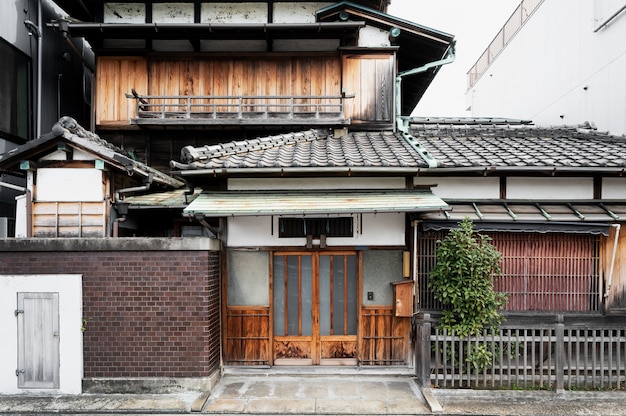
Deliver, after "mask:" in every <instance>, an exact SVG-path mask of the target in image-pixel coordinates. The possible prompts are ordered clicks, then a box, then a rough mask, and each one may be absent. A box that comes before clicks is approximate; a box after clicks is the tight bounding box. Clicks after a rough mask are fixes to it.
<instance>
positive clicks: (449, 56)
mask: <svg viewBox="0 0 626 416" xmlns="http://www.w3.org/2000/svg"><path fill="white" fill-rule="evenodd" d="M455 59H456V54H455V42H454V41H453V42H452V44H451V45H450V47H449V48H448V50H447V52H446V55H445V57H444V58H443V59H440V60H438V61H433V62H429V63H427V64H426V65H422V66H420V67H418V68H413V69H409V70H408V71H403V72H400V73H399V74H398V75H396V128H397V129H398V131H399V132H400V133H401V134H402V136H403V137H404V138H405V140H406V141H407V142H408V143H409V144H410V145H411V146H412V147H413V148H414V149H415V150H416V151H417V152H418V153H419V154H420V156H422V158H423V159H424V160H425V161H426V163H428V167H429V168H436V167H437V160H436V159H435V158H434V157H433V156H432V155H431V154H430V152H428V150H426V148H424V146H422V145H421V144H420V143H419V142H418V141H417V139H416V138H415V137H413V136H412V135H411V133H409V126H408V123H405V120H404V119H403V118H402V115H401V114H400V108H401V106H402V78H404V77H406V76H409V75H415V74H419V73H422V72H426V71H428V70H429V69H431V68H436V67H439V66H443V65H446V64H450V63H452V62H454V60H455Z"/></svg>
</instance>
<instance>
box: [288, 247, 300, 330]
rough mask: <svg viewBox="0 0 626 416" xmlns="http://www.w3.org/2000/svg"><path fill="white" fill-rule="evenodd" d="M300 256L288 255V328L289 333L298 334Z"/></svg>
mask: <svg viewBox="0 0 626 416" xmlns="http://www.w3.org/2000/svg"><path fill="white" fill-rule="evenodd" d="M298 292H299V290H298V256H288V257H287V294H288V298H287V311H288V315H289V316H288V319H287V322H288V328H287V332H288V333H287V335H298V321H299V320H298V315H299V314H300V307H299V306H300V305H299V304H298V295H299V293H298Z"/></svg>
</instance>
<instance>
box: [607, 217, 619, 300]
mask: <svg viewBox="0 0 626 416" xmlns="http://www.w3.org/2000/svg"><path fill="white" fill-rule="evenodd" d="M612 227H615V238H614V239H613V254H612V255H611V268H610V269H609V279H608V282H607V284H606V290H605V291H604V298H605V299H606V298H607V297H608V296H609V291H610V290H611V283H612V282H613V270H614V268H615V256H616V255H617V241H618V240H619V231H620V228H621V224H612Z"/></svg>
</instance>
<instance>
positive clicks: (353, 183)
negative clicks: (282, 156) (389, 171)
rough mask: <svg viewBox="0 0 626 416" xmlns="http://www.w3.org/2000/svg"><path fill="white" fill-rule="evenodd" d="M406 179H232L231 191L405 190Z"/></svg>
mask: <svg viewBox="0 0 626 416" xmlns="http://www.w3.org/2000/svg"><path fill="white" fill-rule="evenodd" d="M404 186H405V184H404V178H391V177H390V178H281V179H265V178H258V179H257V178H231V179H228V190H229V191H245V190H259V189H264V190H278V189H281V190H298V189H308V190H311V189H340V190H345V189H404Z"/></svg>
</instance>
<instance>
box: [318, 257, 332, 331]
mask: <svg viewBox="0 0 626 416" xmlns="http://www.w3.org/2000/svg"><path fill="white" fill-rule="evenodd" d="M319 271H320V335H330V257H329V256H320V269H319Z"/></svg>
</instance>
